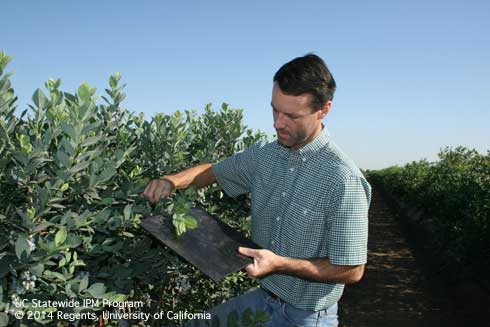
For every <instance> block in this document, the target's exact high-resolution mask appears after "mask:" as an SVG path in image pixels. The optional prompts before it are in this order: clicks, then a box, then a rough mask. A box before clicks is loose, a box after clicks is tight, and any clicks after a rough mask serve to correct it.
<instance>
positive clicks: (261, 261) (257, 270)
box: [238, 247, 281, 278]
mask: <svg viewBox="0 0 490 327" xmlns="http://www.w3.org/2000/svg"><path fill="white" fill-rule="evenodd" d="M238 252H239V253H240V254H243V255H245V256H247V257H251V258H253V259H254V262H253V263H251V264H249V265H247V266H246V267H245V271H246V272H247V274H248V276H250V277H253V278H258V277H263V276H265V275H268V274H271V273H273V272H275V271H277V269H278V268H279V266H280V261H281V257H280V256H278V255H277V254H275V253H274V252H272V251H269V250H266V249H260V250H255V249H250V248H244V247H239V248H238Z"/></svg>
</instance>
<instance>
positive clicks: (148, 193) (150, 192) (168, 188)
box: [143, 178, 175, 203]
mask: <svg viewBox="0 0 490 327" xmlns="http://www.w3.org/2000/svg"><path fill="white" fill-rule="evenodd" d="M174 188H175V187H174V184H173V183H172V182H171V181H169V180H168V179H165V178H162V179H154V180H152V181H150V182H149V183H148V185H147V186H146V188H145V191H144V192H143V197H144V198H145V199H147V200H148V201H150V202H151V203H157V202H158V201H160V200H161V199H163V198H166V197H168V196H169V195H170V194H172V192H173V191H174Z"/></svg>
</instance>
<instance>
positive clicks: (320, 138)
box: [275, 123, 330, 162]
mask: <svg viewBox="0 0 490 327" xmlns="http://www.w3.org/2000/svg"><path fill="white" fill-rule="evenodd" d="M329 141H330V134H329V133H328V131H327V128H326V127H325V125H323V123H322V131H321V132H320V134H318V135H317V136H316V137H315V138H314V139H313V140H311V141H310V142H308V143H306V144H305V145H303V146H302V147H301V148H299V149H289V148H287V147H285V146H283V145H282V144H281V143H279V141H277V140H276V141H275V143H276V146H277V148H278V150H279V153H280V155H281V156H282V157H285V158H288V157H289V156H297V155H299V156H300V158H301V160H303V162H305V161H308V160H310V159H311V158H313V157H314V156H315V155H316V153H317V152H318V151H319V150H320V149H322V148H323V147H325V146H326V145H327V144H328V142H329Z"/></svg>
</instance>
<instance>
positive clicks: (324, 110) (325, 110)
mask: <svg viewBox="0 0 490 327" xmlns="http://www.w3.org/2000/svg"><path fill="white" fill-rule="evenodd" d="M330 108H332V100H328V101H327V103H325V105H324V106H323V108H322V109H321V110H320V116H319V118H320V119H323V118H325V116H326V115H327V114H328V113H329V112H330Z"/></svg>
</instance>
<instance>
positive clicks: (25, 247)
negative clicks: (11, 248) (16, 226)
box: [15, 234, 31, 260]
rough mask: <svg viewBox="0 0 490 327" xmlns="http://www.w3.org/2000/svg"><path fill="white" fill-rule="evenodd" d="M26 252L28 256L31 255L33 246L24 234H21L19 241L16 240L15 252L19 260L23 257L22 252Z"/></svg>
mask: <svg viewBox="0 0 490 327" xmlns="http://www.w3.org/2000/svg"><path fill="white" fill-rule="evenodd" d="M24 253H25V254H26V257H29V255H30V254H31V246H30V244H29V242H28V241H27V239H26V237H25V235H24V234H19V237H18V238H17V241H16V242H15V254H16V255H17V258H18V259H19V260H21V259H22V254H24Z"/></svg>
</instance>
